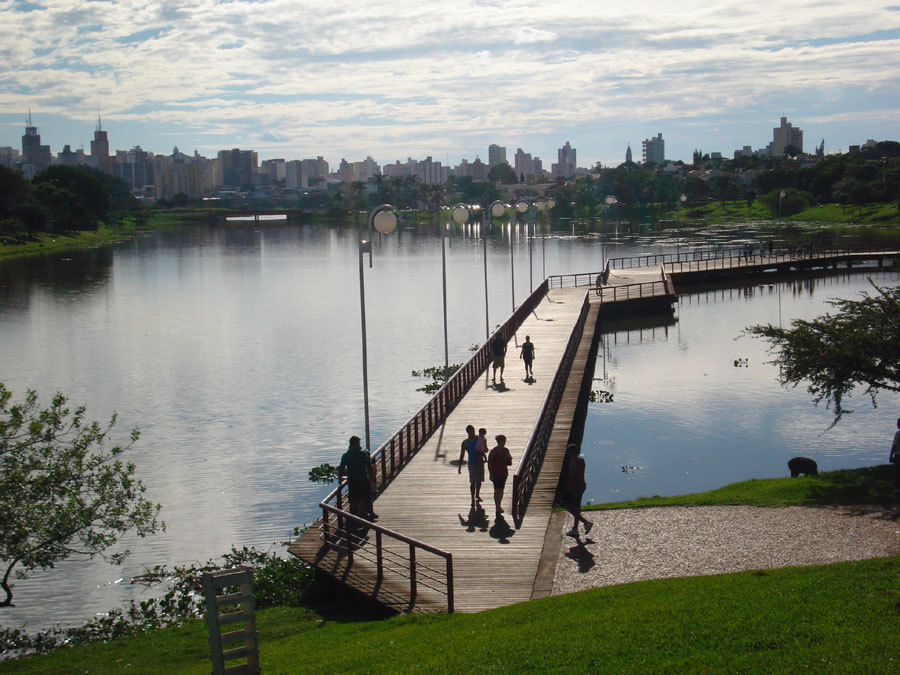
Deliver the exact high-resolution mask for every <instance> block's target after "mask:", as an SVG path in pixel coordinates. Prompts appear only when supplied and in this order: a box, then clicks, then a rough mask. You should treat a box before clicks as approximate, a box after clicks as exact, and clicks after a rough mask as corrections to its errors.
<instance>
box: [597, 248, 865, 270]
mask: <svg viewBox="0 0 900 675" xmlns="http://www.w3.org/2000/svg"><path fill="white" fill-rule="evenodd" d="M756 250H757V253H756V254H755V255H754V254H751V255H750V258H753V257H757V258H758V257H760V254H759V252H758V251H759V249H758V248H757V249H756ZM860 252H868V251H867V249H866V248H865V247H863V246H843V247H826V248H815V249H813V250H812V257H813V258H823V257H830V256H834V255H844V254H849V253H860ZM872 252H873V253H876V252H877V251H872ZM776 256H783V257H785V258H786V259H787V258H789V259H792V260H798V259H803V258H809V257H810V252H809V250H808V249H807V250H804V248H803V247H802V246H800V247H797V248H796V249H794V250H793V251H790V250H787V249H784V248H783V247H782V248H779V250H778V251H777V252H776V251H774V250H773V252H772V254H771V255H770V254H768V253H763V256H762V257H765V258H771V257H776ZM746 257H747V256H746V253H745V249H744V248H742V247H729V248H708V249H696V250H691V251H679V252H677V253H656V254H648V255H640V256H623V257H618V258H609V259H608V261H607V264H608V265H609V266H610V267H612V268H624V267H650V266H652V265H660V264H662V265H671V264H677V263H685V262H697V261H701V260H722V259H731V258H746Z"/></svg>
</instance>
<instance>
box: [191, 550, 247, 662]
mask: <svg viewBox="0 0 900 675" xmlns="http://www.w3.org/2000/svg"><path fill="white" fill-rule="evenodd" d="M202 581H203V593H204V595H205V596H206V626H207V628H208V630H209V653H210V659H211V660H212V667H213V675H219V674H220V673H225V672H229V673H258V672H259V649H258V645H257V639H258V635H257V632H256V605H255V603H254V600H253V573H252V571H251V570H250V569H249V568H246V567H237V568H234V569H230V570H219V571H217V572H204V573H203V577H202ZM235 586H236V587H238V590H237V592H232V593H228V592H227V589H229V588H232V587H235ZM220 591H226V592H224V593H222V594H220ZM235 606H238V609H237V610H236V611H234V610H233V608H234V607H235ZM222 608H226V610H232V611H226V612H225V613H224V614H222V613H220V610H221V609H222ZM232 623H242V624H243V628H240V629H238V630H234V631H231V632H228V633H225V634H224V635H223V634H222V626H223V625H228V624H232ZM233 643H243V646H238V647H233V648H231V649H223V646H224V645H227V644H233ZM232 659H247V661H246V663H243V664H239V665H236V666H231V667H229V668H227V670H226V667H225V662H226V661H229V660H232Z"/></svg>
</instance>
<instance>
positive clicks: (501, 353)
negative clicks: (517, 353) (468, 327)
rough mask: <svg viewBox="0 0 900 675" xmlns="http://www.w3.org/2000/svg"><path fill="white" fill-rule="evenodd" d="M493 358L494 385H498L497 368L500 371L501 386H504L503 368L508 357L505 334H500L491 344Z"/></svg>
mask: <svg viewBox="0 0 900 675" xmlns="http://www.w3.org/2000/svg"><path fill="white" fill-rule="evenodd" d="M491 356H492V357H493V364H492V365H493V377H492V378H491V379H492V380H493V382H494V384H497V368H499V369H500V384H503V368H504V367H505V365H506V364H505V363H504V361H505V356H506V340H504V339H503V333H501V332H498V333H497V334H496V335H495V336H494V339H493V341H492V342H491Z"/></svg>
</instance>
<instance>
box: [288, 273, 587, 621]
mask: <svg viewBox="0 0 900 675" xmlns="http://www.w3.org/2000/svg"><path fill="white" fill-rule="evenodd" d="M587 290H588V289H586V288H584V287H581V288H565V289H554V290H551V291H550V292H549V293H548V295H547V296H546V297H545V298H544V299H543V301H542V302H541V303H540V304H539V305H538V307H537V308H536V309H535V311H534V312H532V314H531V315H530V316H529V317H528V318H527V319H526V320H525V321H524V322H523V324H522V326H521V327H520V329H519V330H518V331H517V332H516V334H515V335H514V336H512V338H511V339H510V341H509V344H508V349H507V356H506V367H505V370H504V373H503V379H504V380H505V383H504V385H502V386H501V385H499V372H498V385H497V386H495V385H494V384H493V383H492V379H491V368H490V366H489V367H488V369H487V371H485V373H483V374H482V376H481V377H480V378H479V379H478V380H477V381H476V382H475V384H473V385H472V387H471V389H470V390H469V391H468V392H467V394H466V396H465V397H464V398H463V399H462V400H461V401H460V402H459V404H458V405H457V406H456V408H455V409H454V410H453V411H452V412H451V413H450V415H449V416H448V417H447V419H446V420H445V421H444V423H443V424H442V425H441V426H440V427H439V428H438V429H437V430H436V431H435V433H434V434H433V435H432V437H431V438H430V439H429V441H428V442H427V443H426V444H425V445H424V446H423V447H422V448H421V449H420V450H419V452H418V453H416V455H415V456H414V457H413V458H412V459H411V460H410V461H409V463H408V464H407V465H406V466H405V467H404V469H403V471H401V472H400V473H399V474H398V475H397V476H396V477H395V478H394V480H393V481H392V482H391V484H390V485H389V486H388V487H387V489H385V491H384V492H383V493H382V494H381V495H380V496H379V497H378V499H377V500H376V503H375V510H376V512H377V513H378V515H379V521H378V523H379V525H382V526H384V527H387V528H389V529H391V530H394V531H397V532H401V533H403V534H404V535H406V536H408V537H412V538H414V539H418V540H420V541H423V542H425V543H428V544H430V545H432V546H436V547H438V548H441V549H443V550H447V551H449V552H451V553H452V555H453V571H454V579H455V605H456V611H480V610H482V609H487V608H491V607H498V606H501V605H507V604H513V603H516V602H524V601H526V600H529V599H531V597H532V594H533V590H534V580H535V577H536V574H537V570H538V565H539V563H540V556H541V551H542V550H543V544H544V536H545V534H546V529H547V523H548V521H549V517H550V513H551V510H552V503H553V498H554V495H555V492H556V484H557V480H558V476H559V471H560V468H561V466H562V459H563V455H564V451H565V444H566V442H567V440H568V437H569V433H570V429H571V424H572V417H573V415H574V410H575V406H576V405H577V400H578V391H579V389H580V386H581V374H582V373H583V372H584V369H585V368H584V367H585V363H586V358H587V352H588V351H589V347H590V341H591V340H592V339H593V328H594V325H595V323H596V308H594V309H593V312H592V313H591V315H590V317H589V319H588V323H589V326H588V327H587V328H586V330H585V335H584V336H583V338H582V343H584V346H583V347H582V348H580V349H579V353H578V355H577V356H576V362H575V364H573V366H572V374H573V377H571V378H570V380H572V382H573V383H574V384H571V386H570V389H571V391H568V392H567V393H566V394H565V395H564V397H563V401H562V403H561V404H560V406H559V410H558V412H557V419H556V425H555V429H554V436H553V438H552V439H551V442H550V448H549V449H548V453H547V455H546V456H545V459H544V464H543V467H542V470H541V477H540V478H539V480H538V483H537V484H536V486H535V488H534V490H533V493H532V497H531V502H530V504H529V506H528V509H527V511H526V515H525V518H524V521H523V523H522V525H521V527H520V528H519V529H516V528H515V526H514V525H513V520H512V516H511V510H512V506H511V496H512V475H510V477H509V479H508V481H507V485H506V490H505V492H504V498H503V502H502V506H503V508H504V509H505V511H506V512H505V513H504V514H502V516H501V517H499V518H497V517H495V515H494V503H493V485H492V484H491V483H490V481H489V480H486V481H485V483H484V485H483V486H482V498H483V500H484V501H483V511H482V512H481V513H478V512H474V511H473V510H472V509H471V507H470V493H469V478H468V471H467V469H466V467H465V466H462V467H460V465H459V455H460V445H461V443H462V441H463V439H464V438H465V436H466V433H465V427H466V425H467V424H472V425H473V426H475V427H476V429H477V428H478V427H482V426H483V427H485V428H486V429H487V430H488V439H489V441H490V443H489V445H490V446H491V447H493V445H494V436H495V435H497V434H500V433H502V434H504V435H505V436H506V437H507V446H508V447H509V448H510V451H511V453H512V455H513V468H514V467H515V464H516V463H517V462H518V459H519V457H520V455H521V452H522V449H523V448H524V446H525V444H526V442H527V440H528V438H529V436H530V434H531V431H532V429H533V428H534V425H535V422H536V420H537V417H538V414H539V412H540V408H541V405H542V403H543V400H544V397H545V396H546V393H547V388H548V387H549V384H550V382H551V380H552V378H553V375H554V373H555V370H556V368H557V365H558V363H559V360H560V358H561V356H562V354H563V351H564V350H565V347H566V343H567V340H568V337H569V334H570V333H571V330H572V326H573V325H574V323H575V320H576V319H577V317H578V313H579V312H580V310H581V304H582V301H583V299H584V295H585V293H586V292H587ZM525 335H529V336H530V337H531V341H532V342H533V343H534V344H535V360H534V365H533V372H534V379H535V382H533V383H528V382H525V381H524V379H523V378H524V364H523V362H522V361H521V359H520V358H519V346H520V345H521V344H522V343H523V342H524V339H525ZM557 429H558V431H557ZM460 469H462V470H461V471H460ZM317 528H318V524H317V525H316V526H313V527H312V528H310V530H309V531H308V532H307V533H306V535H305V536H304V537H302V538H301V539H300V540H298V542H295V544H294V545H293V546H292V547H291V552H292V553H294V554H296V555H299V556H300V557H301V558H303V559H305V560H307V561H310V562H315V561H316V560H317V557H316V556H317V555H321V557H320V558H318V565H319V567H320V569H324V570H325V571H326V572H327V573H329V574H331V575H332V576H335V577H336V578H342V577H343V578H344V579H345V581H346V582H348V583H353V584H354V585H356V586H357V587H358V588H359V589H360V590H362V591H363V592H366V593H369V594H373V597H378V598H379V599H381V597H380V595H379V594H378V589H377V588H375V585H374V584H373V583H372V582H371V579H372V578H373V576H372V575H373V574H374V572H372V571H371V570H368V571H366V570H365V568H366V566H367V565H368V563H365V562H360V561H358V560H357V561H354V564H353V565H352V566H350V569H352V571H353V573H354V574H355V576H354V575H352V574H351V573H350V572H349V571H348V566H347V561H346V556H344V559H342V560H339V559H338V558H339V556H336V555H335V554H334V553H331V552H327V551H323V552H321V554H319V552H318V549H319V546H320V545H321V542H320V540H319V536H320V531H319V530H318V529H317ZM386 545H387V544H386ZM387 546H389V547H390V546H393V547H395V548H396V546H397V542H393V543H392V544H390V545H387ZM417 555H418V556H419V557H420V558H421V555H422V554H421V553H418V554H417ZM433 558H434V560H432V562H431V564H433V565H434V566H435V567H438V566H439V565H440V564H443V561H442V559H439V558H437V556H433ZM356 567H359V568H360V569H361V570H363V571H357V570H356V569H355V568H356ZM387 576H388V575H386V577H387ZM391 584H392V586H391V589H390V591H385V594H386V595H387V596H391V595H392V594H396V593H397V589H398V588H402V583H399V584H398V583H397V582H396V580H392V582H391ZM385 588H387V586H385ZM420 595H421V594H420ZM382 601H384V602H385V604H389V605H391V606H394V607H398V608H401V606H402V605H403V603H402V602H400V601H397V600H396V598H391V597H387V598H386V599H385V600H382ZM444 602H446V600H444ZM418 604H419V600H418V599H417V603H416V609H417V610H420V609H421V610H422V611H429V610H430V609H432V608H433V605H434V604H435V603H434V599H433V598H430V597H429V598H427V599H425V598H424V596H423V606H422V607H421V608H419V606H418ZM438 604H439V603H438Z"/></svg>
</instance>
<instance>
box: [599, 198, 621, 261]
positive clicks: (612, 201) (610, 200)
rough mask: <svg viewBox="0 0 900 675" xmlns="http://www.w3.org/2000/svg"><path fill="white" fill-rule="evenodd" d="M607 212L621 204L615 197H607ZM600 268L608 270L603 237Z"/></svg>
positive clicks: (601, 239)
mask: <svg viewBox="0 0 900 675" xmlns="http://www.w3.org/2000/svg"><path fill="white" fill-rule="evenodd" d="M604 201H605V202H606V206H607V207H608V208H607V211H608V210H610V209H611V208H612V207H613V206H614V205H616V204H618V203H619V200H618V199H616V197H615V195H606V199H605V200H604ZM600 267H601V268H603V269H606V254H605V252H604V250H603V236H602V235H601V236H600Z"/></svg>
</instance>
